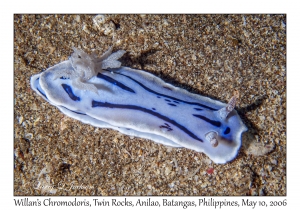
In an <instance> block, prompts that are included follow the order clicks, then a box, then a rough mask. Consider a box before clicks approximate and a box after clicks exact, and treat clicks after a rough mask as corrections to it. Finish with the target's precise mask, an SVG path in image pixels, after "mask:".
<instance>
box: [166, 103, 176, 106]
mask: <svg viewBox="0 0 300 210" xmlns="http://www.w3.org/2000/svg"><path fill="white" fill-rule="evenodd" d="M168 104H169V105H170V106H177V105H176V104H172V103H168Z"/></svg>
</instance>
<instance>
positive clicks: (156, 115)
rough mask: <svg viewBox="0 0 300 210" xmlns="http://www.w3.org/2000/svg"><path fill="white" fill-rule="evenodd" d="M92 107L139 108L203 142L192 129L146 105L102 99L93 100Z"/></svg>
mask: <svg viewBox="0 0 300 210" xmlns="http://www.w3.org/2000/svg"><path fill="white" fill-rule="evenodd" d="M92 107H93V108H94V107H105V108H117V109H131V110H138V111H142V112H145V113H148V114H151V115H153V116H155V117H157V118H159V119H161V120H164V121H166V122H168V123H171V124H173V125H174V126H176V127H177V128H179V129H180V130H182V131H183V132H185V133H186V134H187V135H189V136H190V137H192V138H193V139H196V140H198V141H200V142H203V140H202V139H200V138H199V137H198V136H196V135H195V134H194V133H192V132H191V131H190V130H188V129H187V128H186V127H184V126H183V125H181V124H179V123H177V122H176V121H174V120H172V119H170V118H168V117H166V116H164V115H162V114H159V113H158V112H154V111H152V110H150V109H146V108H144V107H140V106H135V105H125V104H111V103H107V102H100V101H94V100H93V101H92Z"/></svg>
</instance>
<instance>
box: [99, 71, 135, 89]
mask: <svg viewBox="0 0 300 210" xmlns="http://www.w3.org/2000/svg"><path fill="white" fill-rule="evenodd" d="M97 77H98V78H100V79H104V80H105V81H107V82H109V83H111V84H114V85H116V86H118V87H120V88H122V89H123V90H127V91H129V92H132V93H135V92H134V90H132V89H131V88H129V87H127V86H126V85H124V84H123V83H121V82H119V81H117V80H115V79H113V78H111V77H109V76H106V75H104V74H101V73H98V74H97Z"/></svg>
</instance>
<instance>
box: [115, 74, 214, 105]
mask: <svg viewBox="0 0 300 210" xmlns="http://www.w3.org/2000/svg"><path fill="white" fill-rule="evenodd" d="M114 73H115V74H119V75H122V76H124V77H127V78H129V79H131V80H132V81H134V82H136V83H137V84H139V85H140V86H141V87H142V88H144V89H145V90H147V91H149V92H151V93H154V94H156V95H159V96H163V97H165V98H169V99H172V100H176V101H179V102H183V103H186V104H191V105H197V106H201V107H204V108H206V109H209V110H213V111H216V110H217V109H214V108H212V107H209V106H206V105H204V104H200V103H196V102H188V101H184V100H180V99H178V98H175V97H172V96H168V95H165V94H162V93H158V92H156V91H154V90H152V89H150V88H148V87H146V86H145V85H143V84H142V83H140V82H139V81H137V80H135V79H133V78H132V77H130V76H127V75H125V74H122V73H118V72H114ZM159 96H157V98H160V97H159Z"/></svg>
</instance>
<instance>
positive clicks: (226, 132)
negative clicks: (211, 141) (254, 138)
mask: <svg viewBox="0 0 300 210" xmlns="http://www.w3.org/2000/svg"><path fill="white" fill-rule="evenodd" d="M228 133H230V128H229V127H227V128H226V129H225V131H224V134H225V135H226V134H228Z"/></svg>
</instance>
